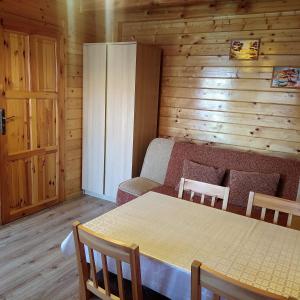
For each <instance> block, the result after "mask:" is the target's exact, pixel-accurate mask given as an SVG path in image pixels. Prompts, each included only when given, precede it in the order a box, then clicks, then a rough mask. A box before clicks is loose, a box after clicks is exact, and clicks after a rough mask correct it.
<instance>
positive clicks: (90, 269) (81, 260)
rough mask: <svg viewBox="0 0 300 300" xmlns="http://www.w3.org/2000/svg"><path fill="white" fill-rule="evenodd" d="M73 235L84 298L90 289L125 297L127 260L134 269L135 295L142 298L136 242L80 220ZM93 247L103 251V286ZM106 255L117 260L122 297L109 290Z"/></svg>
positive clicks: (110, 296) (106, 296) (106, 295)
mask: <svg viewBox="0 0 300 300" xmlns="http://www.w3.org/2000/svg"><path fill="white" fill-rule="evenodd" d="M73 235H74V241H75V247H76V257H77V264H78V271H79V280H80V293H81V296H82V298H83V299H89V295H90V292H91V293H93V294H94V295H96V296H98V297H99V298H101V299H106V300H108V299H114V300H117V299H120V300H123V299H125V294H124V286H123V272H122V262H125V263H128V264H129V266H130V271H131V286H132V299H133V300H141V299H142V298H143V296H142V283H141V271H140V254H139V247H138V246H137V245H134V244H133V245H126V244H123V243H121V242H118V241H114V240H111V239H108V238H106V237H104V236H102V235H101V234H98V233H96V232H94V231H92V230H90V229H88V228H86V227H85V226H83V225H81V224H80V223H79V222H75V223H74V224H73ZM85 245H86V247H87V249H88V252H89V258H90V263H89V264H88V263H87V259H86V256H85V250H84V248H85V247H84V246H85ZM94 251H97V252H98V253H100V254H101V260H102V270H103V278H104V289H103V288H102V287H100V286H99V285H98V281H97V276H96V264H95V257H94ZM107 256H109V257H111V258H114V259H115V261H116V269H117V279H118V290H119V297H117V296H116V295H113V294H112V293H111V291H110V282H109V273H108V267H107Z"/></svg>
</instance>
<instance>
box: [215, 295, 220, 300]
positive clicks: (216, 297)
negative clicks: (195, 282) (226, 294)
mask: <svg viewBox="0 0 300 300" xmlns="http://www.w3.org/2000/svg"><path fill="white" fill-rule="evenodd" d="M220 299H221V297H220V296H219V295H217V294H213V300H220Z"/></svg>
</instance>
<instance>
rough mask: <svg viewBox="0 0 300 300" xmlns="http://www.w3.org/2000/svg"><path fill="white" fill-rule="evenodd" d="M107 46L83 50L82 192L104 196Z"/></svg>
mask: <svg viewBox="0 0 300 300" xmlns="http://www.w3.org/2000/svg"><path fill="white" fill-rule="evenodd" d="M105 94H106V45H105V44H85V45H84V47H83V161H82V189H83V190H85V192H86V193H87V194H91V195H94V196H97V195H102V194H103V187H104V153H105V142H104V141H105V96H106V95H105Z"/></svg>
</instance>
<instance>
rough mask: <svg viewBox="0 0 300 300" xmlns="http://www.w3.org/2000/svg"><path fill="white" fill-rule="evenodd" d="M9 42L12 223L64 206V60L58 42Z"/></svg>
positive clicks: (6, 151) (15, 37) (5, 204)
mask: <svg viewBox="0 0 300 300" xmlns="http://www.w3.org/2000/svg"><path fill="white" fill-rule="evenodd" d="M0 31H1V29H0ZM3 39H4V43H3V45H4V46H3V47H2V48H0V51H1V50H2V51H3V54H4V61H5V68H4V69H5V70H4V72H5V79H4V83H3V85H2V86H3V87H4V93H3V94H2V97H1V96H0V97H1V99H0V100H1V101H0V104H1V108H4V109H6V116H7V127H6V129H7V130H6V134H5V136H2V137H1V139H0V142H1V151H2V152H1V153H0V154H1V158H2V162H3V165H4V167H3V169H2V170H1V177H2V178H4V177H3V176H2V172H5V173H6V174H3V175H4V176H6V178H7V179H8V180H6V182H7V186H6V187H5V188H4V192H3V191H2V195H4V197H3V196H2V198H1V202H2V203H1V204H2V221H3V222H4V223H6V222H9V221H11V220H14V219H16V218H19V217H21V216H23V215H27V214H29V213H32V212H34V211H37V210H39V209H41V208H44V207H45V206H49V205H51V204H53V203H56V202H57V201H58V197H59V190H58V187H59V139H58V136H59V135H58V125H59V124H58V89H57V78H58V73H57V69H58V68H57V65H58V58H57V41H56V39H54V38H48V37H42V36H28V35H26V34H24V33H17V32H10V31H8V30H6V31H4V33H3ZM29 53H30V59H29ZM0 54H1V53H0ZM45 92H47V93H45ZM8 97H10V98H8ZM45 97H46V98H45ZM1 177H0V180H1ZM2 180H4V179H2ZM2 186H5V185H3V184H2ZM2 189H3V188H2ZM3 199H4V200H3Z"/></svg>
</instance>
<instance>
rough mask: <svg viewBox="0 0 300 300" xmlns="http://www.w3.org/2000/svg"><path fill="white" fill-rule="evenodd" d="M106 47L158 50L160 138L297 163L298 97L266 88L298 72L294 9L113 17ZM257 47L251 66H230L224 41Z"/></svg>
mask: <svg viewBox="0 0 300 300" xmlns="http://www.w3.org/2000/svg"><path fill="white" fill-rule="evenodd" d="M115 18H116V19H117V20H118V21H117V22H116V24H117V26H116V29H115V32H114V34H115V36H113V37H112V39H115V40H116V39H117V40H122V41H128V40H137V41H139V42H142V43H150V44H156V45H158V46H160V47H162V48H163V50H164V55H163V75H162V82H161V99H160V101H161V103H160V123H159V134H160V136H170V137H179V138H185V139H188V140H192V141H195V142H204V143H210V144H214V145H220V146H223V147H230V148H238V149H243V150H254V151H259V152H265V153H270V154H272V155H279V156H290V157H297V158H299V156H300V89H298V90H296V89H283V88H271V87H270V84H271V76H272V67H273V66H300V1H298V0H284V1H281V0H272V1H269V0H261V1H258V0H257V1H256V0H253V1H211V2H210V3H207V2H206V3H203V4H199V5H197V6H189V7H172V8H152V9H146V10H141V11H134V12H127V13H123V14H119V15H118V16H115ZM238 38H259V39H261V48H260V57H259V60H258V61H238V60H229V59H228V53H229V43H230V39H238Z"/></svg>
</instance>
